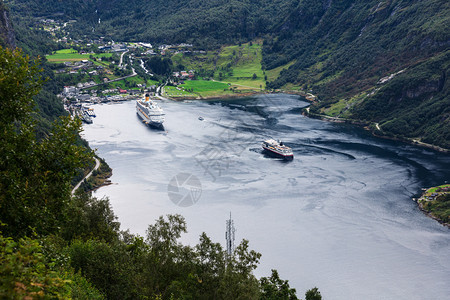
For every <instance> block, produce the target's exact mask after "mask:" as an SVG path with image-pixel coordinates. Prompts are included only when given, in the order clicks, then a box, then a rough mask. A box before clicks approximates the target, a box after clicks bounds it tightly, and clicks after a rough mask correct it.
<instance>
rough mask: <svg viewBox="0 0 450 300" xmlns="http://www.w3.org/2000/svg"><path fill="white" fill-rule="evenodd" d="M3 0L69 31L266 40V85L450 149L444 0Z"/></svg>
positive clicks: (211, 42)
mask: <svg viewBox="0 0 450 300" xmlns="http://www.w3.org/2000/svg"><path fill="white" fill-rule="evenodd" d="M8 3H10V5H11V7H12V9H11V11H12V13H15V14H20V15H33V16H58V17H63V18H66V19H77V20H78V21H79V22H77V23H75V25H74V28H73V30H72V32H79V33H80V34H88V33H89V34H94V35H104V36H111V37H112V38H113V39H116V40H129V41H131V40H142V41H150V42H161V43H172V42H192V43H194V44H195V45H196V46H198V47H202V48H214V47H217V46H218V45H220V44H229V43H237V42H238V41H246V40H251V39H254V38H255V37H259V38H263V39H264V48H263V68H265V69H266V70H271V69H275V68H283V67H284V68H285V70H284V71H282V72H281V73H280V76H279V77H278V78H276V79H274V80H272V81H271V82H268V84H267V86H268V87H269V88H275V89H278V88H283V89H292V88H294V89H301V90H304V91H310V90H312V93H313V94H315V95H316V96H318V99H319V100H320V101H317V102H316V103H314V105H313V107H312V108H311V111H312V112H315V113H323V114H328V115H332V116H335V117H344V118H347V119H357V120H363V121H365V122H374V123H378V127H376V126H375V127H374V128H380V130H379V131H380V132H379V133H380V134H383V135H390V136H397V135H398V136H404V137H405V136H406V137H408V138H414V139H417V140H422V141H424V142H427V143H432V144H435V145H440V146H441V147H444V148H450V145H449V139H448V136H447V135H445V132H449V131H450V129H449V126H450V125H449V123H450V121H449V112H448V107H450V100H449V97H448V76H447V74H448V51H449V49H450V30H449V25H448V24H450V2H448V1H446V0H425V1H419V0H410V1H404V0H388V1H379V0H365V1H355V0H323V1H315V0H276V1H268V0H228V1H219V0H207V1H200V0H185V1H181V0H166V1H162V0H151V1H137V0H130V1H125V0H111V1H106V0H73V1H59V0H51V1H45V2H44V3H40V1H36V0H10V1H8ZM391 75H392V76H391ZM390 76H391V77H390ZM425 111H427V113H424V112H425ZM417 115H421V116H422V115H424V116H425V115H426V117H423V118H421V119H420V120H421V121H420V122H417V117H416V116H417Z"/></svg>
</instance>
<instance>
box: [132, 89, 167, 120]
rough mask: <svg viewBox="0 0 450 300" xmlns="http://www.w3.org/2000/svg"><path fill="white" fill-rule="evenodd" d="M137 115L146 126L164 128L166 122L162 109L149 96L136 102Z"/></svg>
mask: <svg viewBox="0 0 450 300" xmlns="http://www.w3.org/2000/svg"><path fill="white" fill-rule="evenodd" d="M136 113H137V114H138V116H139V117H140V118H141V119H142V121H143V122H144V123H145V124H147V125H150V126H154V127H162V124H163V123H164V120H165V119H164V112H163V110H162V108H161V107H160V106H159V105H158V104H157V103H156V102H155V101H153V100H151V99H150V96H149V95H148V94H146V95H145V99H142V100H137V101H136Z"/></svg>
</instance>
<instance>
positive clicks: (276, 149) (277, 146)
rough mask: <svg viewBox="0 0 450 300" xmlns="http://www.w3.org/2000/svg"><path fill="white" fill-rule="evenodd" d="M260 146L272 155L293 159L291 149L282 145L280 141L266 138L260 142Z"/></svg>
mask: <svg viewBox="0 0 450 300" xmlns="http://www.w3.org/2000/svg"><path fill="white" fill-rule="evenodd" d="M262 147H263V149H264V150H265V151H266V153H268V154H270V155H272V156H275V157H281V158H283V159H285V160H292V159H294V153H293V152H292V149H291V148H290V147H288V146H286V145H284V144H283V142H281V141H279V142H278V141H275V140H274V139H268V140H265V141H264V142H263V143H262Z"/></svg>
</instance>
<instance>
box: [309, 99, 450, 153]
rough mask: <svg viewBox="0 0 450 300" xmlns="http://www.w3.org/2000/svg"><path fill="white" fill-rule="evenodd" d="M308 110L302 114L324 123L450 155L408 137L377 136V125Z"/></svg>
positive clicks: (434, 146) (438, 148)
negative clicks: (363, 130) (367, 132)
mask: <svg viewBox="0 0 450 300" xmlns="http://www.w3.org/2000/svg"><path fill="white" fill-rule="evenodd" d="M308 108H309V107H307V108H305V110H304V112H303V113H302V114H303V115H304V116H306V117H309V118H313V119H320V120H322V121H328V122H333V123H345V124H351V125H357V126H362V127H363V128H364V129H365V130H367V131H370V132H371V133H372V135H373V136H376V137H379V138H382V139H386V140H392V141H399V142H403V143H406V144H410V145H415V146H419V147H423V148H427V149H432V150H434V151H438V152H441V153H449V152H450V149H446V148H442V147H440V146H436V145H432V144H427V143H424V142H421V141H417V140H414V139H411V138H407V137H393V136H388V135H383V134H377V131H380V132H381V130H379V129H377V130H374V129H371V128H370V126H371V125H374V126H375V127H378V126H377V123H373V122H366V121H357V120H352V119H344V118H338V117H330V116H327V115H322V114H316V113H310V112H309V109H308Z"/></svg>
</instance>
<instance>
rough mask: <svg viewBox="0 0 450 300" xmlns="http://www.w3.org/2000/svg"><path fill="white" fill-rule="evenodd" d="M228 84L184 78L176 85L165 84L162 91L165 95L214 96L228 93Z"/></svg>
mask: <svg viewBox="0 0 450 300" xmlns="http://www.w3.org/2000/svg"><path fill="white" fill-rule="evenodd" d="M229 88H230V87H229V85H228V84H226V83H223V82H217V81H212V80H186V81H185V83H184V84H181V85H179V86H178V87H173V86H166V87H164V93H165V96H167V97H172V98H177V97H215V96H224V95H230V94H232V93H233V92H232V91H230V89H229Z"/></svg>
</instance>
